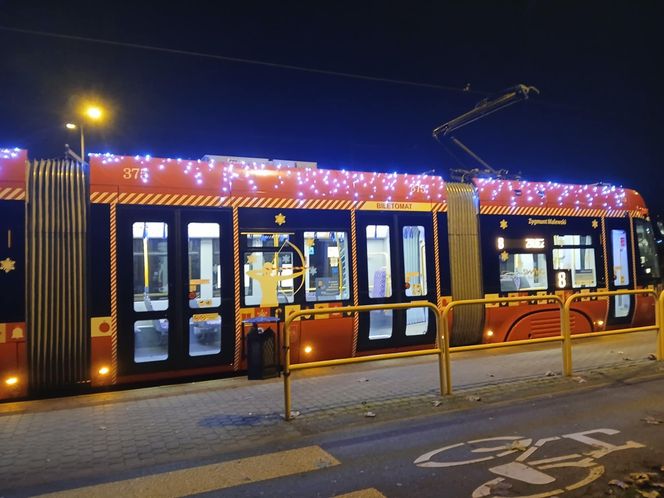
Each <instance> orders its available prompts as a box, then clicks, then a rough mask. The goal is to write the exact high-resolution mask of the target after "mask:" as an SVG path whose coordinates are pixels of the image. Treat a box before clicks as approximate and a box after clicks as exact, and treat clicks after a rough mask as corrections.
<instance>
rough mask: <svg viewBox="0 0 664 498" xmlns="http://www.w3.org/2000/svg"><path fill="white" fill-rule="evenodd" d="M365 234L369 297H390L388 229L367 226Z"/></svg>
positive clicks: (386, 227) (390, 276) (390, 275)
mask: <svg viewBox="0 0 664 498" xmlns="http://www.w3.org/2000/svg"><path fill="white" fill-rule="evenodd" d="M366 233H367V274H368V279H369V282H368V284H369V297H371V298H383V297H391V296H392V274H391V273H392V272H391V267H390V227H389V226H388V225H367V229H366Z"/></svg>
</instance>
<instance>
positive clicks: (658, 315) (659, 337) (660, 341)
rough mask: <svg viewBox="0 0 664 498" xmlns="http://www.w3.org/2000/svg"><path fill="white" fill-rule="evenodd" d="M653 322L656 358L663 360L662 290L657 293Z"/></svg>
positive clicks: (663, 296)
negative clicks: (655, 328) (655, 330)
mask: <svg viewBox="0 0 664 498" xmlns="http://www.w3.org/2000/svg"><path fill="white" fill-rule="evenodd" d="M655 323H656V324H657V325H658V327H657V359H658V360H659V361H662V360H664V291H662V292H661V293H660V295H659V299H658V300H657V305H656V306H655Z"/></svg>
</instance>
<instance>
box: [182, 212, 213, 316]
mask: <svg viewBox="0 0 664 498" xmlns="http://www.w3.org/2000/svg"><path fill="white" fill-rule="evenodd" d="M187 236H188V247H189V288H188V293H189V307H190V308H215V307H217V306H219V305H220V304H221V265H220V261H221V257H220V253H219V223H189V224H188V225H187Z"/></svg>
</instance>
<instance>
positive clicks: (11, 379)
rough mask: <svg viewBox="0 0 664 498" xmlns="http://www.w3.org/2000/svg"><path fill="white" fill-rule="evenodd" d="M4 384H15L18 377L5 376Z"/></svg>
mask: <svg viewBox="0 0 664 498" xmlns="http://www.w3.org/2000/svg"><path fill="white" fill-rule="evenodd" d="M5 384H7V385H8V386H15V385H16V384H18V377H16V376H13V375H12V376H11V377H7V378H6V379H5Z"/></svg>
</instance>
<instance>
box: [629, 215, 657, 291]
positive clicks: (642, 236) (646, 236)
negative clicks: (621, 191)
mask: <svg viewBox="0 0 664 498" xmlns="http://www.w3.org/2000/svg"><path fill="white" fill-rule="evenodd" d="M635 223H636V225H635V226H636V242H637V247H638V251H639V268H640V273H641V274H642V276H644V277H646V278H654V279H658V278H659V277H660V274H659V265H658V262H657V248H656V246H655V237H654V233H653V229H652V226H651V224H650V223H649V222H647V221H645V220H638V219H637V220H635Z"/></svg>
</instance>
